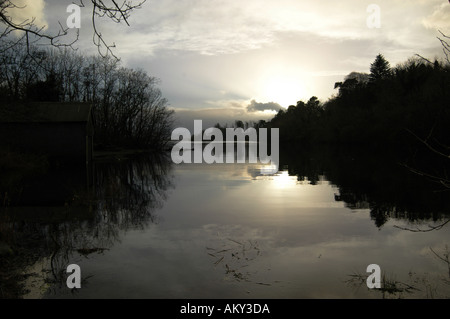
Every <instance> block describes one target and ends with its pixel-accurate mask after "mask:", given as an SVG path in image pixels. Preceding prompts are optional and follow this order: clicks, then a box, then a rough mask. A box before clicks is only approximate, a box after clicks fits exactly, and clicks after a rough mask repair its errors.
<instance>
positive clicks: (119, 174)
mask: <svg viewBox="0 0 450 319" xmlns="http://www.w3.org/2000/svg"><path fill="white" fill-rule="evenodd" d="M378 162H379V161H377V160H374V163H378ZM329 163H334V164H329ZM360 163H361V162H360V161H359V160H358V159H355V158H354V157H351V156H349V157H345V156H344V157H342V158H340V159H337V158H330V157H326V159H317V158H313V156H312V155H311V156H309V157H306V159H305V158H301V159H295V158H292V157H284V159H283V160H282V166H281V167H280V169H279V171H278V172H277V173H275V174H271V167H269V166H264V165H259V164H214V165H208V164H180V165H174V164H171V162H170V158H164V157H160V156H148V157H144V158H143V159H142V158H141V159H139V160H127V161H125V160H122V161H113V162H111V161H105V162H101V161H100V162H97V163H96V164H95V167H94V169H93V172H92V173H93V175H92V176H90V175H88V178H87V179H86V180H84V175H83V174H79V173H77V174H78V176H83V178H82V180H83V181H84V182H83V183H86V185H87V187H81V188H80V189H79V190H77V191H75V192H74V195H73V196H72V197H71V198H70V199H67V198H66V199H65V203H64V204H60V205H54V206H52V207H50V205H49V204H48V203H47V204H45V205H44V204H42V205H40V207H39V208H38V207H31V208H30V207H10V208H8V209H7V210H6V214H7V215H8V216H9V218H3V220H4V223H3V227H4V228H6V227H7V226H8V227H13V228H14V232H15V235H14V236H15V238H16V240H17V241H21V242H22V243H24V242H26V243H27V244H26V245H22V246H23V247H22V248H21V252H22V253H23V254H26V252H27V251H28V252H29V254H30V255H31V256H32V257H29V258H28V259H27V258H25V259H26V260H28V262H23V261H22V262H21V263H18V265H21V266H20V267H19V272H21V273H22V274H24V276H22V277H21V278H22V280H21V283H22V284H23V285H24V288H25V290H26V293H25V294H24V296H23V297H24V298H283V299H284V298H383V297H384V298H399V297H400V298H448V297H449V296H450V268H449V267H450V265H449V252H450V250H449V248H448V244H449V243H450V232H449V231H448V229H449V227H450V226H449V225H450V223H448V224H447V223H446V222H447V220H448V219H449V215H448V214H446V212H448V211H447V210H446V209H447V208H448V207H447V206H446V204H445V203H444V204H442V202H439V201H442V199H443V201H444V202H445V200H446V199H445V198H446V197H445V196H447V195H448V192H447V193H445V191H442V193H444V194H446V195H445V196H444V195H440V194H439V192H438V191H436V190H435V189H434V188H433V186H428V184H426V187H425V188H421V186H420V185H422V186H424V185H425V184H424V183H423V182H422V181H421V180H420V179H419V178H416V177H417V176H410V175H414V174H411V173H410V172H404V173H405V175H404V176H403V175H400V176H394V173H393V172H392V171H391V170H390V168H389V167H386V166H385V167H384V168H381V167H377V165H376V164H370V163H368V160H367V159H365V160H364V165H362V164H360ZM333 165H334V167H333ZM395 169H397V168H395ZM399 171H400V172H402V170H399ZM77 174H74V175H77ZM402 174H403V173H402ZM405 176H406V177H405ZM409 178H411V180H409ZM74 179H76V178H74ZM66 180H70V178H66ZM418 185H419V186H418ZM436 189H438V188H436ZM430 190H432V192H431V191H430ZM436 196H437V197H436ZM30 211H31V212H30ZM14 214H15V215H14ZM38 214H40V215H38ZM13 215H14V216H15V217H14V216H13ZM441 226H442V227H441ZM30 237H32V240H29V241H31V242H28V241H27V238H28V239H30ZM19 246H20V245H19ZM69 264H77V265H79V266H80V268H81V278H82V282H81V285H82V287H81V289H74V290H71V289H69V288H67V285H66V279H67V276H68V274H67V273H66V268H67V266H68V265H69ZM370 264H378V265H379V266H380V268H381V271H382V289H368V287H367V285H366V282H365V279H366V277H367V276H368V275H369V273H367V272H366V268H367V266H368V265H370Z"/></svg>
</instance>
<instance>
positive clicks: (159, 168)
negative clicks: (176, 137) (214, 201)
mask: <svg viewBox="0 0 450 319" xmlns="http://www.w3.org/2000/svg"><path fill="white" fill-rule="evenodd" d="M171 165H172V164H171V162H170V159H169V158H168V156H167V154H148V155H146V156H140V157H136V158H133V159H132V160H124V159H119V160H116V161H111V160H103V161H101V160H100V161H96V162H95V166H94V167H93V168H92V167H90V168H88V170H89V171H90V172H91V173H92V174H93V176H92V178H89V179H88V180H89V181H90V182H89V183H87V184H86V179H85V177H86V176H89V175H86V171H85V170H84V168H82V169H81V168H80V169H79V170H70V174H64V173H67V172H69V170H62V169H55V170H51V171H49V172H48V173H47V174H46V175H44V176H39V179H35V180H32V181H31V183H29V184H25V186H24V188H27V189H32V187H34V192H35V193H36V194H37V195H36V194H35V195H34V196H23V194H22V197H21V200H18V201H16V202H14V204H15V205H13V206H9V207H4V208H3V209H2V212H1V217H2V219H1V227H2V239H3V240H4V241H5V242H6V243H7V244H6V245H8V246H9V247H10V248H11V249H12V251H14V252H15V254H14V255H12V256H2V257H3V259H4V260H6V261H7V262H8V264H10V265H11V267H9V268H8V269H6V270H7V272H8V274H9V275H8V276H17V274H16V273H17V272H19V273H24V275H23V276H25V277H24V278H25V279H27V280H26V281H25V282H22V284H23V283H25V286H26V287H25V289H26V291H25V292H26V293H27V294H28V296H30V297H35V296H36V294H37V296H39V295H40V294H39V293H38V292H36V291H30V286H31V284H30V280H31V282H33V284H32V286H34V287H38V288H39V289H42V290H43V291H47V290H48V289H50V288H52V289H55V288H56V287H62V286H64V285H65V279H66V277H67V274H66V267H67V265H68V264H69V260H73V258H74V254H75V255H77V256H80V257H83V258H89V257H90V256H91V255H92V254H102V253H104V252H105V251H107V250H109V249H110V248H111V247H112V246H114V245H115V244H116V243H118V242H120V240H121V236H123V234H124V233H126V232H127V231H129V230H130V229H145V228H146V227H147V226H148V225H149V224H151V223H156V222H157V221H158V215H157V213H156V211H157V210H158V209H160V208H161V207H162V205H164V201H165V200H166V199H167V191H168V190H169V189H171V188H173V187H174V185H173V183H172V178H173V176H172V175H171V169H172V166H171ZM71 176H81V177H79V178H78V179H72V178H70V177H71ZM49 180H52V181H54V184H53V185H50V186H48V185H47V184H46V183H47V182H48V181H49ZM68 181H70V184H69V183H68ZM62 184H63V185H70V187H69V186H68V187H65V188H64V189H63V191H59V192H54V193H53V197H49V199H48V200H46V201H42V200H41V199H40V198H41V196H39V195H41V194H46V193H47V192H48V189H57V188H58V187H59V188H61V185H62ZM42 189H44V191H42ZM32 198H38V199H39V200H38V201H35V200H34V201H33V200H32ZM50 198H51V200H50ZM14 265H16V266H17V267H13V266H14ZM36 267H37V268H38V269H40V271H38V272H36V271H35V269H36ZM30 277H31V279H30ZM18 278H20V276H19V277H18ZM87 279H88V278H86V277H85V278H84V280H87ZM20 288H21V287H20V286H15V287H12V288H11V289H10V290H11V292H10V293H9V294H8V295H5V297H14V296H16V297H17V296H18V294H19V295H20ZM32 290H33V289H32ZM41 292H42V291H41ZM27 294H26V296H27Z"/></svg>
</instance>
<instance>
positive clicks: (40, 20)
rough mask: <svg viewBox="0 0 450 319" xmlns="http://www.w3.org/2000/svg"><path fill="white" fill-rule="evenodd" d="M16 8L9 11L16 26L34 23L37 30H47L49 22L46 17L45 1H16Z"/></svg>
mask: <svg viewBox="0 0 450 319" xmlns="http://www.w3.org/2000/svg"><path fill="white" fill-rule="evenodd" d="M14 4H15V5H16V7H15V8H11V9H9V10H8V14H10V16H11V18H12V21H13V22H14V23H16V24H21V23H24V22H25V23H27V22H32V20H33V19H34V21H33V23H34V24H35V25H36V27H37V28H42V27H44V29H46V27H47V26H46V25H47V21H46V19H45V15H44V8H45V2H44V0H16V1H14Z"/></svg>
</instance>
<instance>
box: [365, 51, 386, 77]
mask: <svg viewBox="0 0 450 319" xmlns="http://www.w3.org/2000/svg"><path fill="white" fill-rule="evenodd" d="M390 74H391V67H390V65H389V62H388V61H387V60H386V59H385V57H384V56H383V55H382V54H378V55H377V57H376V58H375V61H374V62H373V63H372V64H371V65H370V75H369V81H370V82H376V81H378V80H382V79H385V78H387V77H389V75H390Z"/></svg>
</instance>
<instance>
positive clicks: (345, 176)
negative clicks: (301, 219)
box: [281, 147, 450, 227]
mask: <svg viewBox="0 0 450 319" xmlns="http://www.w3.org/2000/svg"><path fill="white" fill-rule="evenodd" d="M402 161H403V160H402V159H400V158H396V155H395V154H389V153H386V154H383V156H379V154H375V153H372V152H371V151H361V149H358V150H355V149H353V150H352V149H347V150H342V149H340V150H333V149H331V148H324V149H322V148H315V149H298V148H295V147H290V148H285V149H284V153H282V154H281V164H282V165H285V166H288V167H289V175H294V176H297V177H298V179H299V180H302V179H304V180H308V181H309V182H310V183H311V185H315V184H317V183H320V180H321V178H323V177H324V176H325V179H327V180H329V181H330V182H331V183H332V184H334V185H336V186H337V188H338V192H336V195H335V199H336V201H342V202H343V203H345V205H346V207H348V208H350V209H352V210H358V209H370V215H371V218H372V220H373V221H374V223H375V225H376V226H377V227H382V226H383V225H384V224H385V223H386V222H387V221H388V220H389V219H390V218H394V219H406V220H409V221H411V222H412V221H421V220H428V219H431V220H433V221H439V220H443V219H444V220H446V219H447V218H449V217H450V201H449V200H448V194H449V191H450V190H449V189H448V188H445V187H443V186H442V185H438V184H436V183H432V182H430V181H428V180H426V179H425V178H424V177H422V176H419V175H416V174H413V173H412V172H411V171H410V170H408V169H406V168H405V167H404V166H403V165H401V164H402Z"/></svg>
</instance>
